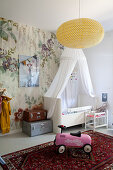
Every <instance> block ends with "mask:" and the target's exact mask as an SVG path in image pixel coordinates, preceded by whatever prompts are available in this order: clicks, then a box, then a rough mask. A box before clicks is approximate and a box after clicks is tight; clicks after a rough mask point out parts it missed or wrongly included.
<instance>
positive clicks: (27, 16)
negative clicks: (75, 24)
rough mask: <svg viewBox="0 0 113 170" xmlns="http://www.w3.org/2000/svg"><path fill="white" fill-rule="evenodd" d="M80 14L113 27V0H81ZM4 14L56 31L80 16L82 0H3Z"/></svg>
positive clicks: (1, 13) (1, 12) (0, 2)
mask: <svg viewBox="0 0 113 170" xmlns="http://www.w3.org/2000/svg"><path fill="white" fill-rule="evenodd" d="M80 4H81V5H80V17H87V18H92V19H95V20H97V21H99V22H100V23H101V24H102V25H103V27H104V29H105V31H109V30H113V0H80ZM0 16H1V17H4V18H6V19H12V20H14V21H16V22H20V23H23V24H28V25H32V26H36V27H38V28H40V29H43V30H47V31H56V30H57V28H58V27H59V26H60V25H61V24H62V23H63V22H65V21H68V20H70V19H74V18H78V17H79V0H0Z"/></svg>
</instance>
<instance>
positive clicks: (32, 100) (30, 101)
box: [25, 94, 37, 109]
mask: <svg viewBox="0 0 113 170" xmlns="http://www.w3.org/2000/svg"><path fill="white" fill-rule="evenodd" d="M36 102H37V100H36V99H35V98H34V97H31V96H27V94H25V103H26V104H27V105H28V108H29V109H30V108H31V106H32V105H33V104H36Z"/></svg>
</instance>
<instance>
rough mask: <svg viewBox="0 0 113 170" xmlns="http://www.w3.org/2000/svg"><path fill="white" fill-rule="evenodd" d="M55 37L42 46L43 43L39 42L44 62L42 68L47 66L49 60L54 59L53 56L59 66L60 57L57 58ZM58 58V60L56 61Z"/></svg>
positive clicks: (40, 53)
mask: <svg viewBox="0 0 113 170" xmlns="http://www.w3.org/2000/svg"><path fill="white" fill-rule="evenodd" d="M53 40H54V37H53V36H52V35H51V38H50V39H48V40H47V43H45V44H42V42H41V41H40V42H39V48H41V51H40V52H38V53H39V55H40V58H41V60H42V62H41V66H42V67H44V65H45V64H46V62H48V60H51V59H52V56H54V57H53V58H54V62H55V63H57V64H58V65H59V60H57V59H58V57H57V56H56V52H55V50H54V48H53V47H54V41H53ZM56 58H57V59H56Z"/></svg>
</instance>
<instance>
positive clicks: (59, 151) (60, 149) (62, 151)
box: [58, 145, 66, 153]
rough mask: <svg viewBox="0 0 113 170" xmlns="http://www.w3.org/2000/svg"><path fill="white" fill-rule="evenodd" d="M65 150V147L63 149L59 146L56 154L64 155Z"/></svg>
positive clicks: (62, 146)
mask: <svg viewBox="0 0 113 170" xmlns="http://www.w3.org/2000/svg"><path fill="white" fill-rule="evenodd" d="M65 150H66V147H65V146H64V145H60V146H59V147H58V153H64V152H65Z"/></svg>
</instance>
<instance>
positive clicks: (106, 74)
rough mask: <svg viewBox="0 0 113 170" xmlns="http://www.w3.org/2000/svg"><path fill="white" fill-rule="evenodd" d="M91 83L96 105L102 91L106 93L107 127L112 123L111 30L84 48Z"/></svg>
mask: <svg viewBox="0 0 113 170" xmlns="http://www.w3.org/2000/svg"><path fill="white" fill-rule="evenodd" d="M84 53H85V55H86V58H87V62H88V66H89V70H90V75H91V79H92V83H93V86H94V89H95V93H96V96H97V102H96V105H97V106H99V105H100V106H101V104H102V93H108V104H109V127H111V126H112V123H113V31H110V32H107V33H105V36H104V39H103V41H102V42H101V43H100V44H99V45H97V46H95V47H93V48H89V49H84Z"/></svg>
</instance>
